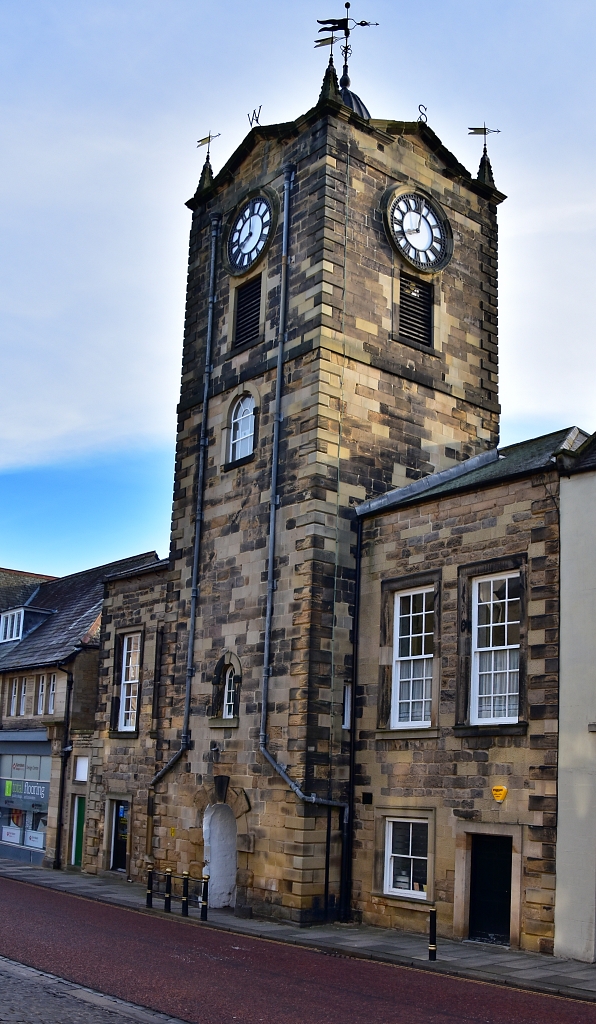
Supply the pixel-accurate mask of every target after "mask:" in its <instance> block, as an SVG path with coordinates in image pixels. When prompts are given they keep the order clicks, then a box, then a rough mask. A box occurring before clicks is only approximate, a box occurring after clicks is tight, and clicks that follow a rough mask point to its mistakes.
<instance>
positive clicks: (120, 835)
mask: <svg viewBox="0 0 596 1024" xmlns="http://www.w3.org/2000/svg"><path fill="white" fill-rule="evenodd" d="M127 846H128V801H127V800H116V802H115V804H114V847H113V850H112V871H126V849H127Z"/></svg>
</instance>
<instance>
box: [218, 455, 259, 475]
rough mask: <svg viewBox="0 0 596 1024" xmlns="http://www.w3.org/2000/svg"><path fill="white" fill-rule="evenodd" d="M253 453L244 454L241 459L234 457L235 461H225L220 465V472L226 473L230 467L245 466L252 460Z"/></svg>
mask: <svg viewBox="0 0 596 1024" xmlns="http://www.w3.org/2000/svg"><path fill="white" fill-rule="evenodd" d="M254 459H255V453H254V452H251V453H250V455H244V456H243V457H242V458H241V459H236V460H235V462H226V464H225V466H222V469H221V471H222V473H228V472H229V471H230V470H231V469H238V468H239V467H240V466H246V465H247V464H248V463H249V462H254Z"/></svg>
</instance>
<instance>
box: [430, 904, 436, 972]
mask: <svg viewBox="0 0 596 1024" xmlns="http://www.w3.org/2000/svg"><path fill="white" fill-rule="evenodd" d="M428 913H429V922H428V959H429V960H436V959H437V911H436V910H435V908H434V907H432V908H431V909H430V910H429V912H428Z"/></svg>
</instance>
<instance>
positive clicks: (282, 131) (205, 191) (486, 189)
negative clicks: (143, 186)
mask: <svg viewBox="0 0 596 1024" xmlns="http://www.w3.org/2000/svg"><path fill="white" fill-rule="evenodd" d="M326 79H327V75H326V78H325V80H324V82H323V89H322V90H321V96H320V98H319V101H318V103H317V104H316V105H315V106H314V107H311V108H310V110H307V112H306V113H305V114H301V115H300V117H297V118H296V120H295V121H285V122H284V123H282V124H272V125H257V126H255V127H254V128H251V130H250V131H249V133H248V135H247V136H246V137H245V138H244V140H243V141H242V142H241V143H240V145H239V146H238V148H237V149H236V150H235V151H234V152H233V153H232V155H231V157H230V158H229V160H227V162H226V163H225V164H224V166H223V167H222V169H221V171H219V173H218V174H216V175H215V177H214V178H212V177H211V175H208V177H207V179H206V180H207V187H206V188H201V183H199V188H197V191H196V192H195V194H194V196H193V197H192V199H189V200H188V202H187V203H186V206H188V207H189V208H190V209H191V210H196V209H197V208H198V207H199V206H202V205H204V204H205V203H207V202H208V201H209V200H210V199H212V198H213V196H214V195H216V194H217V193H218V192H220V191H221V190H222V189H224V188H226V187H227V186H228V185H230V184H231V183H232V182H233V180H234V177H235V174H236V172H237V170H238V168H239V167H240V166H241V164H242V163H243V162H244V161H245V160H246V158H247V157H248V156H249V155H250V154H251V153H252V151H253V149H254V148H255V146H257V145H258V143H259V142H261V141H268V140H272V139H277V140H279V141H281V142H289V141H290V140H291V139H294V138H296V137H297V136H298V135H300V134H301V132H303V131H305V129H307V128H308V127H310V125H312V124H314V123H315V122H316V121H318V120H319V119H320V118H321V117H323V116H324V115H325V114H331V115H334V116H336V117H337V116H339V117H341V118H342V120H344V121H347V122H348V123H349V124H353V125H354V126H355V127H356V128H359V129H360V130H361V131H363V132H367V133H368V134H369V135H373V136H377V137H378V138H379V139H382V140H383V141H385V142H387V141H391V138H389V139H388V136H392V137H395V136H396V135H416V136H418V137H419V138H420V140H421V142H423V143H424V145H425V146H426V147H427V148H428V149H429V150H430V151H431V152H432V153H434V154H435V156H437V157H438V158H439V159H440V160H441V161H442V163H443V164H444V165H445V169H446V174H447V176H448V177H449V178H450V179H455V180H459V181H461V182H462V183H463V184H464V185H465V187H466V188H468V189H470V191H472V192H475V193H476V194H478V195H480V196H482V197H483V198H484V199H488V200H490V201H491V202H494V203H501V202H503V200H504V199H506V196H505V195H503V193H502V192H499V191H498V190H497V189H496V188H494V187H493V186H491V185H489V184H487V183H486V182H484V181H479V180H478V179H477V178H473V177H472V175H471V174H470V172H469V171H468V170H466V168H465V167H464V166H463V164H460V162H459V161H458V160H457V158H456V157H455V156H454V155H453V153H451V152H450V151H449V150H448V149H447V147H446V146H444V145H443V143H442V142H441V140H440V139H439V137H438V136H437V135H435V133H434V132H433V131H432V129H431V128H429V127H428V125H427V124H423V123H422V122H420V121H388V120H376V119H375V118H372V119H370V120H368V119H366V118H363V117H360V116H359V115H358V114H357V113H356V111H354V110H352V109H351V108H350V107H348V106H346V105H345V103H342V102H341V98H340V99H339V100H337V99H334V98H333V95H332V94H331V95H330V93H329V90H328V89H326V88H325V84H326ZM204 180H205V179H204V177H203V175H202V176H201V182H203V181H204Z"/></svg>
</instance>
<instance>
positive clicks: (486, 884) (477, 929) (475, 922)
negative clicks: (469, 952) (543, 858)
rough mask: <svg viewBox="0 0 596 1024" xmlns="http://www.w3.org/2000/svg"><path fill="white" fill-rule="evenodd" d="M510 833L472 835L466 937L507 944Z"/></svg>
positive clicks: (509, 919) (508, 933) (508, 929)
mask: <svg viewBox="0 0 596 1024" xmlns="http://www.w3.org/2000/svg"><path fill="white" fill-rule="evenodd" d="M510 921H511V837H510V836H485V835H476V836H472V872H471V878H470V933H469V934H470V938H471V939H480V940H482V941H483V942H499V943H503V944H505V945H509V937H510V927H511V926H510Z"/></svg>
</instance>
